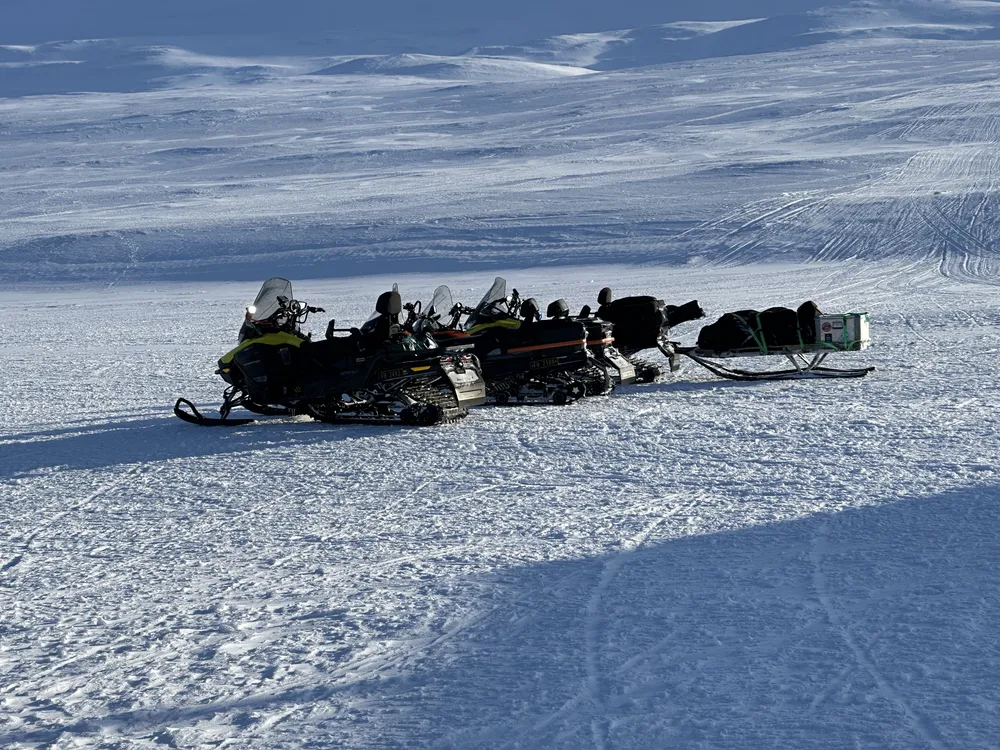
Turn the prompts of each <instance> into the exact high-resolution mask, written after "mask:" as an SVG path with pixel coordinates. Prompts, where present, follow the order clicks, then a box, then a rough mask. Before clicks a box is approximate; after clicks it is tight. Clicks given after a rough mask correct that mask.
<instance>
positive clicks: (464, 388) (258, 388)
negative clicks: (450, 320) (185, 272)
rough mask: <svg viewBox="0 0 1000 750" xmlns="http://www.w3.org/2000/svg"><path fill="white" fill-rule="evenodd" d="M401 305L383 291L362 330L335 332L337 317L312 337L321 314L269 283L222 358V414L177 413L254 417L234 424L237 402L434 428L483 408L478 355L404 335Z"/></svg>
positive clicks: (287, 287)
mask: <svg viewBox="0 0 1000 750" xmlns="http://www.w3.org/2000/svg"><path fill="white" fill-rule="evenodd" d="M401 309H402V304H401V300H400V297H399V292H398V291H395V290H394V291H391V292H385V293H384V294H382V295H381V296H380V297H379V298H378V302H377V304H376V307H375V310H376V311H375V314H374V315H373V316H372V317H371V318H370V319H369V320H368V321H367V322H366V323H365V324H364V325H363V326H362V327H361V328H360V329H359V328H351V329H338V328H336V327H335V321H333V320H331V321H330V322H329V325H328V326H327V329H326V336H325V338H324V339H323V340H320V341H313V340H312V339H311V337H310V336H309V335H306V334H303V333H302V330H301V326H302V324H304V323H305V322H306V320H307V318H308V317H309V315H310V314H311V313H320V312H324V311H323V310H322V309H321V308H317V307H310V306H309V305H306V304H305V303H303V302H299V301H297V300H295V299H294V298H293V297H292V285H291V282H289V281H287V280H285V279H278V278H273V279H268V280H267V281H265V282H264V285H263V286H262V287H261V289H260V293H259V294H258V295H257V299H256V300H254V303H253V305H251V306H250V307H248V308H247V312H246V316H245V319H244V322H243V327H242V328H241V329H240V336H239V344H238V346H237V347H236V348H235V349H233V350H232V351H230V352H228V353H227V354H226V355H224V356H223V357H222V359H220V360H219V369H218V370H216V373H217V374H218V375H221V376H222V379H223V380H225V381H226V383H228V384H229V387H228V388H227V389H226V391H225V393H224V394H223V402H222V406H221V407H220V409H219V418H208V417H204V416H202V415H201V413H200V412H199V411H198V409H197V408H196V407H195V406H194V404H192V403H191V402H190V401H188V400H187V399H183V398H181V399H178V400H177V403H176V404H175V405H174V413H175V414H176V415H177V416H178V417H180V418H181V419H183V420H185V421H187V422H192V423H193V424H198V425H205V426H215V425H240V424H248V423H250V422H253V421H255V420H253V419H242V418H240V419H233V418H230V416H229V414H230V412H231V411H232V410H233V409H234V408H236V407H238V406H242V407H243V408H244V409H247V410H248V411H252V412H256V413H258V414H268V415H287V416H292V415H308V416H310V417H313V418H314V419H318V420H320V421H323V422H333V423H362V424H404V425H434V424H439V423H441V422H448V421H452V420H455V419H460V418H462V417H464V416H466V415H467V414H468V408H469V407H470V406H476V405H478V404H482V403H484V402H485V400H486V386H485V383H484V381H483V376H482V372H481V370H480V367H479V363H478V362H477V361H476V358H475V356H473V355H471V354H469V353H466V352H462V351H453V352H445V351H444V350H442V349H441V348H440V347H439V346H438V345H437V343H436V342H435V341H434V339H433V337H430V336H423V337H420V336H416V335H414V334H412V333H409V332H406V331H404V330H403V328H402V326H400V324H399V314H400V312H401ZM344 332H346V333H348V335H346V336H338V335H337V333H344Z"/></svg>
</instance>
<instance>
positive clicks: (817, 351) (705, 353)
mask: <svg viewBox="0 0 1000 750" xmlns="http://www.w3.org/2000/svg"><path fill="white" fill-rule="evenodd" d="M867 348H868V342H867V341H864V342H858V341H855V342H853V345H852V346H851V347H850V348H845V347H840V346H838V345H836V344H829V343H818V344H805V345H801V346H781V347H774V348H770V349H767V350H764V351H762V350H761V349H760V348H758V347H753V348H748V349H732V350H729V351H722V352H716V351H710V350H707V349H699V348H698V347H696V346H687V347H686V346H674V347H673V348H672V350H671V349H670V348H669V347H662V348H661V351H663V353H664V354H665V355H666V356H667V357H668V358H669V359H670V360H671V365H673V363H674V361H675V359H674V358H675V357H677V356H685V357H687V358H688V359H690V360H692V361H694V362H696V363H697V364H699V365H701V366H702V367H704V368H705V369H706V370H708V371H709V372H711V373H713V374H714V375H718V376H719V377H720V378H727V379H728V380H744V381H753V380H809V379H816V378H863V377H865V376H866V375H868V373H870V372H874V371H875V368H874V367H851V368H837V367H826V366H824V364H823V363H824V362H825V361H826V358H827V357H828V356H830V355H831V354H834V353H837V352H844V351H861V350H863V349H867ZM771 356H782V357H785V359H787V360H788V361H789V363H791V365H792V366H791V367H790V368H785V369H772V370H743V369H740V368H737V367H732V366H730V365H727V364H724V363H722V362H719V361H717V360H725V359H736V358H746V357H771ZM671 369H674V368H673V366H671Z"/></svg>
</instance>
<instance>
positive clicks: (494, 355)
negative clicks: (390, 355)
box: [404, 277, 611, 405]
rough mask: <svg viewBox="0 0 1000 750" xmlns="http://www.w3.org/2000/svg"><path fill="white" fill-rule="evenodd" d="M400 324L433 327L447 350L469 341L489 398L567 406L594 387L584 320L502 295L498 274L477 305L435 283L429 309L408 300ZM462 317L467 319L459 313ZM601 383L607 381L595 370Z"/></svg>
mask: <svg viewBox="0 0 1000 750" xmlns="http://www.w3.org/2000/svg"><path fill="white" fill-rule="evenodd" d="M406 309H407V311H408V313H409V316H408V319H407V322H406V323H405V324H404V327H407V328H409V329H410V330H412V331H413V332H414V333H416V334H423V333H430V334H431V335H432V336H433V337H434V339H435V340H436V341H437V342H438V344H439V345H440V346H442V347H444V348H445V350H446V351H450V350H452V349H455V348H464V347H468V346H469V345H470V344H471V345H472V346H473V347H474V351H475V353H476V355H477V357H478V358H479V361H480V362H481V363H482V368H483V375H484V377H485V378H486V395H487V403H492V404H511V405H515V404H567V403H570V402H572V401H575V400H577V399H579V398H582V397H584V396H586V395H587V393H588V391H590V392H597V391H598V390H599V389H598V386H597V385H596V384H595V383H593V382H592V380H593V378H594V375H593V373H592V372H591V369H590V368H591V367H592V365H593V364H594V362H595V359H594V357H593V355H592V354H591V352H590V350H589V349H588V347H587V331H586V328H585V326H584V325H583V324H582V323H581V322H579V321H574V320H542V319H541V316H540V314H539V308H538V303H537V301H535V300H534V299H532V298H529V299H524V300H522V299H521V297H520V295H519V294H518V292H517V290H516V289H515V290H513V292H512V294H510V295H508V294H507V282H506V280H504V279H503V278H500V277H497V278H496V279H495V280H494V282H493V285H492V286H491V287H490V289H489V291H487V292H486V294H485V295H484V296H483V298H482V299H481V300H480V301H479V304H477V305H476V306H475V307H474V308H473V307H467V306H465V305H460V304H455V303H454V301H453V299H452V296H451V290H450V289H449V288H448V287H447V286H439V287H438V288H437V289H436V290H435V292H434V295H433V297H432V299H431V302H430V304H428V305H427V307H426V308H422V307H421V305H420V303H414V304H409V305H407V306H406ZM463 317H465V318H466V319H465V321H464V323H463V322H462V318H463ZM599 383H600V388H602V389H604V391H603V392H606V390H607V389H609V388H610V385H611V381H610V378H609V376H608V375H607V373H605V372H604V371H603V370H601V371H600V372H599Z"/></svg>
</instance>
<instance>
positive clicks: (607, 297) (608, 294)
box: [597, 286, 614, 307]
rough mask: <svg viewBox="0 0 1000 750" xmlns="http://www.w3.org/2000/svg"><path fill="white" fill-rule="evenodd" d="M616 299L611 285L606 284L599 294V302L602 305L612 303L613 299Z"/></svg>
mask: <svg viewBox="0 0 1000 750" xmlns="http://www.w3.org/2000/svg"><path fill="white" fill-rule="evenodd" d="M613 299H614V294H613V293H612V291H611V287H609V286H606V287H604V288H603V289H602V290H601V291H600V292H598V294H597V304H598V305H600V306H601V307H604V306H605V305H610V304H611V300H613Z"/></svg>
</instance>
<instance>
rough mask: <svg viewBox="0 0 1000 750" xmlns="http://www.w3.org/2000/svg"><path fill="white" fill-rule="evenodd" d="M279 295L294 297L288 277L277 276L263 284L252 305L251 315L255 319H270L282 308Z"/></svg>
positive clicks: (288, 298)
mask: <svg viewBox="0 0 1000 750" xmlns="http://www.w3.org/2000/svg"><path fill="white" fill-rule="evenodd" d="M278 297H284V298H285V299H286V300H291V299H294V297H292V282H290V281H289V280H288V279H279V278H277V277H275V278H272V279H268V280H267V281H265V282H264V283H263V284H262V285H261V287H260V291H259V292H257V299H255V300H254V301H253V305H251V307H252V309H251V310H250V317H251V318H252V319H253V320H255V321H265V320H268V319H269V318H270V317H271V316H273V315H274V314H275V313H276V312H278V311H279V310H280V309H281V302H279V300H278Z"/></svg>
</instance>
